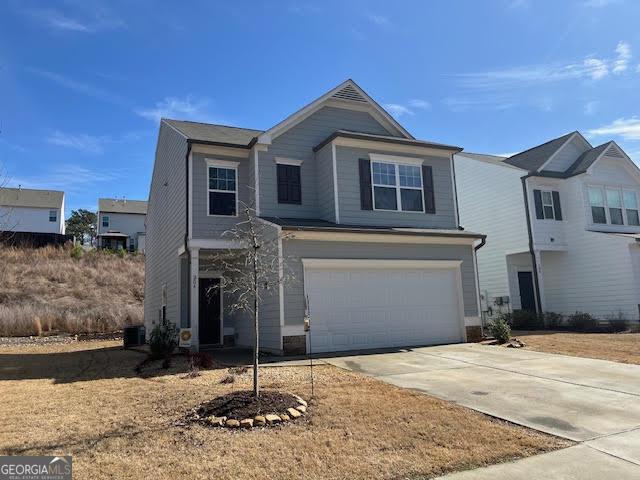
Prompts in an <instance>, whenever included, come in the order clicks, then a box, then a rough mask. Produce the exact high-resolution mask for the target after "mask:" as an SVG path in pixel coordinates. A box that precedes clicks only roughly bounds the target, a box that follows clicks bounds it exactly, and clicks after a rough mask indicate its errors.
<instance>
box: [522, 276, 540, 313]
mask: <svg viewBox="0 0 640 480" xmlns="http://www.w3.org/2000/svg"><path fill="white" fill-rule="evenodd" d="M518 285H520V308H521V309H522V310H529V311H531V312H535V311H536V299H535V296H534V293H533V272H518Z"/></svg>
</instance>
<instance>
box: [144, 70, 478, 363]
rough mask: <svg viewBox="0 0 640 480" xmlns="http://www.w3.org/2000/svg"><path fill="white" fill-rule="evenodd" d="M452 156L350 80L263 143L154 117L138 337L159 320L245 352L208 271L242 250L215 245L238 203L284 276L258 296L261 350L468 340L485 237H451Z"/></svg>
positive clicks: (237, 132) (243, 329)
mask: <svg viewBox="0 0 640 480" xmlns="http://www.w3.org/2000/svg"><path fill="white" fill-rule="evenodd" d="M460 150H461V149H460V148H458V147H454V146H449V145H443V144H438V143H433V142H427V141H422V140H416V139H415V138H414V137H412V136H411V134H409V133H408V132H407V131H406V130H405V129H404V128H403V127H402V125H400V124H399V123H398V122H397V121H396V120H395V119H394V118H393V117H391V116H390V115H389V114H388V113H387V112H386V111H385V110H384V109H382V108H381V107H380V106H379V105H378V104H377V103H376V102H375V101H374V100H372V99H371V98H370V97H369V96H368V95H367V94H366V93H365V92H364V91H363V90H362V89H361V88H360V87H359V86H358V85H356V84H355V83H354V82H353V81H351V80H347V81H345V82H344V83H342V84H340V85H339V86H337V87H336V88H334V89H332V90H330V91H329V92H327V93H326V94H324V95H322V96H321V97H320V98H318V99H316V100H314V101H313V102H311V103H309V104H308V105H307V106H305V107H303V108H302V109H300V110H298V111H297V112H295V113H293V114H292V115H290V116H289V117H287V118H285V119H284V120H283V121H282V122H280V123H278V124H277V125H275V126H273V127H271V128H269V129H268V130H266V131H263V130H250V129H244V128H236V127H228V126H221V125H211V124H204V123H194V122H187V121H178V120H168V119H163V120H162V121H161V124H160V132H159V137H158V145H157V154H156V159H155V165H154V171H153V176H152V183H151V190H150V195H149V210H148V214H147V252H146V293H145V324H146V326H147V331H151V329H152V328H153V326H154V325H155V324H157V322H158V320H159V319H160V318H162V317H163V316H165V318H167V319H169V320H170V321H172V322H175V323H177V324H178V325H179V326H181V327H183V328H191V331H192V338H193V345H194V347H195V348H198V346H200V345H219V344H222V343H223V342H228V341H233V342H235V344H237V345H251V344H252V341H253V334H252V322H251V317H250V316H248V315H245V314H243V313H242V312H240V313H236V314H234V315H231V314H230V313H228V312H227V311H226V310H225V308H224V305H225V304H227V303H228V298H227V295H228V294H227V293H225V292H224V291H221V290H222V289H221V288H220V277H221V276H224V275H225V272H224V271H221V272H216V271H212V269H211V268H207V262H208V260H209V259H210V256H211V254H212V253H213V252H216V251H218V250H220V249H228V248H236V247H237V246H238V245H237V243H235V242H234V241H233V240H231V239H228V238H226V237H224V236H222V233H223V232H224V231H225V230H228V229H229V228H230V227H232V226H233V225H235V224H236V223H237V222H239V221H240V220H241V219H242V216H241V212H239V208H238V205H239V203H240V202H242V203H246V204H250V205H254V207H255V210H256V213H257V215H258V216H259V217H260V218H261V222H263V224H264V225H266V226H267V227H268V228H269V229H270V230H269V231H270V232H271V233H269V235H273V238H275V239H277V241H278V250H279V255H280V257H281V260H282V261H281V262H280V263H281V266H280V268H284V267H285V266H286V267H287V269H288V270H289V271H291V272H293V278H294V280H293V281H292V282H291V283H289V284H286V285H282V284H281V285H280V288H278V289H275V291H273V292H270V293H269V292H267V293H265V294H264V295H265V296H264V297H263V299H262V305H261V315H260V337H261V338H260V342H261V348H263V349H265V350H268V351H272V352H276V353H296V352H297V353H299V352H304V351H308V350H309V348H311V349H312V351H313V352H326V351H340V350H351V349H364V348H374V347H395V346H408V345H425V344H439V343H452V342H462V341H465V340H466V339H471V338H473V339H475V338H478V337H479V335H480V319H479V313H480V312H479V297H478V290H477V286H476V270H475V249H476V248H478V247H479V246H480V245H481V244H482V242H483V240H484V236H483V235H480V234H475V233H470V232H467V231H464V230H462V229H461V228H459V223H458V213H457V200H456V192H455V186H454V180H453V154H454V153H456V152H459V151H460ZM285 262H286V265H285ZM211 292H214V293H213V294H212V293H211ZM305 305H307V306H308V310H309V312H310V316H311V334H310V335H305V331H304V317H305ZM309 338H310V340H309Z"/></svg>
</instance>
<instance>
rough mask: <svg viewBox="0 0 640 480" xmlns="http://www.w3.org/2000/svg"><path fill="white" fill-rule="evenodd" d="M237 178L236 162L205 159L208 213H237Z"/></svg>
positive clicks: (232, 214)
mask: <svg viewBox="0 0 640 480" xmlns="http://www.w3.org/2000/svg"><path fill="white" fill-rule="evenodd" d="M237 178H238V163H237V162H228V161H223V160H207V179H208V185H207V187H208V189H207V194H208V205H209V209H208V213H209V215H222V216H235V215H237V203H238V182H237Z"/></svg>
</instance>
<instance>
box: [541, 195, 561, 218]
mask: <svg viewBox="0 0 640 480" xmlns="http://www.w3.org/2000/svg"><path fill="white" fill-rule="evenodd" d="M545 193H548V194H549V195H551V204H550V205H549V204H545V203H544V194H545ZM558 195H559V194H558ZM540 200H541V201H542V218H541V219H538V220H555V219H556V207H555V205H554V204H553V190H540ZM544 207H551V210H552V211H553V216H552V217H550V218H547V217H546V215H545V213H544Z"/></svg>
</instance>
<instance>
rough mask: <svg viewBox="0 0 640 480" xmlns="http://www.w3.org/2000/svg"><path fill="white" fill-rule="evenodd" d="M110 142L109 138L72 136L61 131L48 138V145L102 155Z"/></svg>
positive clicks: (84, 135)
mask: <svg viewBox="0 0 640 480" xmlns="http://www.w3.org/2000/svg"><path fill="white" fill-rule="evenodd" d="M108 142H110V140H109V139H108V138H107V137H95V136H93V135H87V134H70V133H64V132H61V131H59V130H56V131H55V132H53V133H52V134H51V135H49V137H47V143H50V144H51V145H57V146H59V147H66V148H72V149H74V150H80V151H81V152H87V153H102V152H103V151H104V146H105V144H106V143H108Z"/></svg>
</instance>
